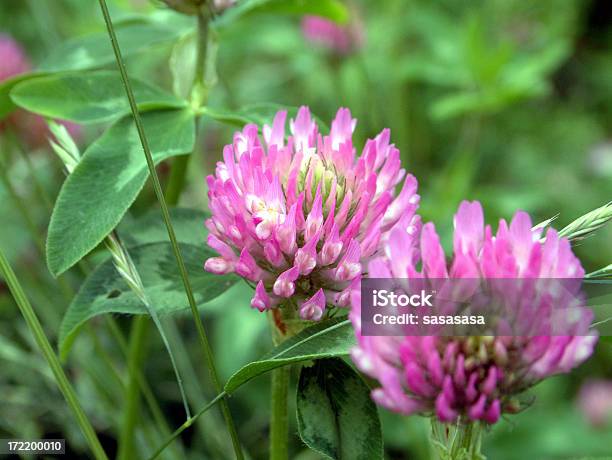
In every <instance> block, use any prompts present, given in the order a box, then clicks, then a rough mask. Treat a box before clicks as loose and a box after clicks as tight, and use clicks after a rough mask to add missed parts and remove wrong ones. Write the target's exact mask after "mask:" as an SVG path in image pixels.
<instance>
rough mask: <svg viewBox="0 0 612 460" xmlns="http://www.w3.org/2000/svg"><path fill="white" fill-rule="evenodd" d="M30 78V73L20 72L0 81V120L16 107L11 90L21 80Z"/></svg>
mask: <svg viewBox="0 0 612 460" xmlns="http://www.w3.org/2000/svg"><path fill="white" fill-rule="evenodd" d="M30 78H32V74H22V75H17V76H16V77H13V78H10V79H8V80H4V81H3V82H0V120H2V119H3V118H4V117H6V116H7V115H10V113H11V112H12V111H13V110H15V109H16V108H17V106H16V105H15V103H14V102H13V101H12V99H11V96H10V93H11V90H12V89H13V88H14V87H15V86H17V85H18V84H19V83H20V82H22V81H27V80H28V79H30Z"/></svg>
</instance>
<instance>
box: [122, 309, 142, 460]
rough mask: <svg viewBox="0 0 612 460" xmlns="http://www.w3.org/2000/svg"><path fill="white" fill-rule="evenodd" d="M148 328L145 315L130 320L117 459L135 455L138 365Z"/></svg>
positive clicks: (126, 458) (125, 458)
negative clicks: (125, 382)
mask: <svg viewBox="0 0 612 460" xmlns="http://www.w3.org/2000/svg"><path fill="white" fill-rule="evenodd" d="M148 330H149V323H148V318H147V317H146V316H140V315H139V316H136V317H135V318H134V319H133V320H132V331H131V332H130V346H129V352H128V374H129V381H128V384H127V388H126V392H125V406H124V411H123V420H122V422H121V431H120V433H119V453H118V454H117V458H118V459H119V460H129V459H131V458H135V457H136V451H135V446H134V440H135V433H134V431H135V429H136V424H137V422H138V415H139V406H140V392H139V388H138V375H139V374H140V365H141V363H142V361H143V358H144V355H145V349H146V339H147V331H148Z"/></svg>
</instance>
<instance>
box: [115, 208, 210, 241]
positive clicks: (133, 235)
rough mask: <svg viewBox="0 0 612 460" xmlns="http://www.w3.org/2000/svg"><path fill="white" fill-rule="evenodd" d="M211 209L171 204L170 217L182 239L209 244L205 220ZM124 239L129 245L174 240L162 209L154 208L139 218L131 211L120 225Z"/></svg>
mask: <svg viewBox="0 0 612 460" xmlns="http://www.w3.org/2000/svg"><path fill="white" fill-rule="evenodd" d="M209 217H210V213H209V212H206V211H201V210H199V209H190V208H170V219H171V220H172V227H174V232H175V233H176V239H177V241H179V242H180V243H189V244H193V245H196V246H197V245H206V235H207V234H208V230H207V229H206V227H205V226H204V221H205V220H206V219H208V218H209ZM117 230H118V231H119V235H120V236H121V241H122V242H123V243H124V244H125V245H126V246H128V247H130V246H141V245H143V244H147V243H158V242H162V241H164V242H168V243H169V242H170V238H168V230H166V224H165V223H164V219H163V218H162V214H161V211H160V210H159V209H151V210H149V211H147V212H146V213H144V214H143V215H142V216H139V217H138V218H137V219H134V218H132V217H130V216H129V215H127V216H126V218H125V219H124V220H123V221H122V222H121V224H119V227H118V228H117Z"/></svg>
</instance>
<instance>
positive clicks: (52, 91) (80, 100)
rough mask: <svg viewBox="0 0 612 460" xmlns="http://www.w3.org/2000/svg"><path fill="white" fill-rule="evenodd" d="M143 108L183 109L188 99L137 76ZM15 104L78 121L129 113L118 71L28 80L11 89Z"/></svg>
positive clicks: (136, 86) (136, 91) (96, 120)
mask: <svg viewBox="0 0 612 460" xmlns="http://www.w3.org/2000/svg"><path fill="white" fill-rule="evenodd" d="M131 83H132V88H133V90H134V96H135V97H136V101H137V103H138V107H139V109H140V110H141V111H146V110H154V109H161V108H180V107H184V106H186V102H185V101H183V100H181V99H179V98H177V97H175V96H173V95H172V94H169V93H167V92H165V91H164V90H162V89H160V88H158V87H156V86H152V85H149V84H148V83H145V82H144V81H141V80H138V79H131ZM11 99H12V100H13V102H15V104H17V105H19V106H20V107H23V108H24V109H26V110H29V111H30V112H35V113H38V114H41V115H44V116H47V117H50V118H59V119H62V120H70V121H74V122H76V123H81V124H89V123H100V122H105V121H109V120H113V119H116V118H119V117H121V116H123V115H127V114H129V113H130V106H129V104H128V101H127V99H126V97H125V89H124V88H123V85H122V83H121V77H120V76H119V73H118V72H112V71H89V72H78V73H77V72H72V73H59V74H53V75H47V76H42V77H37V78H30V79H27V80H25V81H23V82H21V83H19V84H17V85H16V86H15V87H14V88H13V90H12V91H11Z"/></svg>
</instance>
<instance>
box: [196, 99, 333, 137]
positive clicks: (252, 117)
mask: <svg viewBox="0 0 612 460" xmlns="http://www.w3.org/2000/svg"><path fill="white" fill-rule="evenodd" d="M279 110H286V111H287V119H290V118H295V117H296V116H297V112H298V110H299V107H287V106H282V105H279V104H270V103H260V104H252V105H248V106H245V107H242V108H240V109H238V110H227V109H218V108H212V107H204V108H203V109H202V112H203V114H204V115H206V116H208V117H210V118H212V119H213V120H216V121H219V122H221V123H227V124H229V125H233V126H237V127H239V128H242V127H243V126H244V125H246V124H248V123H255V124H256V125H258V126H260V127H261V126H263V125H264V124H267V125H271V124H272V121H273V120H274V115H275V114H276V112H278V111H279ZM314 118H315V119H316V120H317V123H318V125H319V128H320V129H321V130H322V131H323V132H324V133H325V132H327V131H329V128H328V127H327V124H326V123H325V122H324V121H322V120H320V119H319V118H318V117H317V116H316V115H315V116H314Z"/></svg>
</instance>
